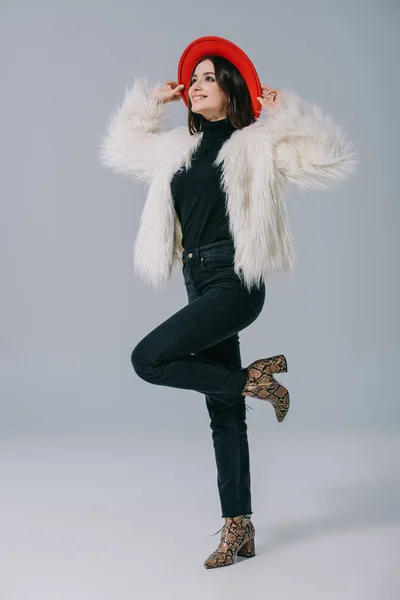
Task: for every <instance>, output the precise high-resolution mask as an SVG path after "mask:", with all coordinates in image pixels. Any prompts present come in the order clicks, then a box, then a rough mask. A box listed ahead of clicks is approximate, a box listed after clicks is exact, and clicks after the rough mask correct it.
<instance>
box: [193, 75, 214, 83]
mask: <svg viewBox="0 0 400 600" xmlns="http://www.w3.org/2000/svg"><path fill="white" fill-rule="evenodd" d="M206 79H210V80H211V81H215V80H214V78H213V77H211V75H207V77H206ZM195 81H196V80H195V79H192V81H191V82H190V85H193V84H194V82H195Z"/></svg>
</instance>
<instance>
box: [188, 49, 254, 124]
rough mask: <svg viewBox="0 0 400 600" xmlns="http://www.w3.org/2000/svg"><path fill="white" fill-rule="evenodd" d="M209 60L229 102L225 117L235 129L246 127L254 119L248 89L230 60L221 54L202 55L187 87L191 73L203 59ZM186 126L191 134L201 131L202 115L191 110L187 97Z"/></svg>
mask: <svg viewBox="0 0 400 600" xmlns="http://www.w3.org/2000/svg"><path fill="white" fill-rule="evenodd" d="M206 59H208V60H210V61H211V62H212V63H213V65H214V71H215V79H216V81H217V84H218V85H219V87H220V88H221V89H222V91H223V92H225V94H226V96H227V98H228V99H229V103H228V106H227V110H226V117H227V119H229V121H230V122H231V124H232V126H233V127H234V128H235V129H241V128H242V127H247V125H251V123H254V121H256V118H255V116H254V114H253V110H252V105H251V98H250V93H249V89H248V87H247V85H246V83H245V81H244V79H243V77H242V75H241V73H240V71H239V69H237V68H236V67H235V65H234V64H232V63H231V61H230V60H228V59H226V58H222V57H221V56H203V58H202V59H201V60H199V62H198V63H197V64H196V66H195V67H194V69H193V73H192V75H191V77H190V81H189V87H190V84H191V82H192V78H193V74H194V72H195V70H196V67H197V65H199V64H200V63H201V62H203V60H206ZM188 103H189V106H188V127H189V132H190V134H191V135H193V134H194V133H197V132H199V131H201V122H202V120H203V116H202V115H200V114H197V113H194V112H192V103H191V101H190V98H189V97H188Z"/></svg>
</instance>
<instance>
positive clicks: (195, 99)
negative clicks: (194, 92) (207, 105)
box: [193, 96, 207, 102]
mask: <svg viewBox="0 0 400 600" xmlns="http://www.w3.org/2000/svg"><path fill="white" fill-rule="evenodd" d="M206 97H207V96H204V98H193V102H197V101H198V100H205V99H206Z"/></svg>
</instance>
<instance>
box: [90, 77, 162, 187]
mask: <svg viewBox="0 0 400 600" xmlns="http://www.w3.org/2000/svg"><path fill="white" fill-rule="evenodd" d="M161 85H162V84H161V83H157V84H155V85H151V84H150V83H149V81H148V80H147V79H146V78H135V80H134V82H133V84H132V85H131V86H130V87H129V86H128V87H127V88H126V89H125V95H124V98H123V100H122V102H121V104H120V105H118V106H117V107H116V108H115V110H114V112H113V113H112V115H111V118H110V120H109V123H108V125H107V129H106V133H105V134H103V135H102V136H101V137H100V152H99V154H100V160H101V161H102V163H103V164H104V165H106V166H108V167H110V168H112V169H113V170H114V171H116V172H117V173H124V174H127V175H132V176H134V177H135V178H136V179H137V180H139V181H142V182H145V183H150V182H151V180H152V179H153V176H154V174H155V172H156V169H157V166H158V165H159V164H160V160H161V159H162V157H163V155H164V152H165V148H166V145H168V139H169V137H170V133H171V132H168V131H167V132H160V129H161V126H162V125H163V123H164V121H165V119H166V104H163V103H161V102H158V100H156V99H155V98H153V96H152V90H153V89H154V87H160V86H161Z"/></svg>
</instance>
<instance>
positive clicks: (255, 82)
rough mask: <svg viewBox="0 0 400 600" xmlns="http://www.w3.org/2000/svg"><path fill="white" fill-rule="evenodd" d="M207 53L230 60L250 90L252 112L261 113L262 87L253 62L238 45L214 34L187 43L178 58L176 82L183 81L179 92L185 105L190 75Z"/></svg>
mask: <svg viewBox="0 0 400 600" xmlns="http://www.w3.org/2000/svg"><path fill="white" fill-rule="evenodd" d="M208 54H210V55H216V56H222V57H223V58H226V59H228V60H230V61H231V63H232V64H234V65H235V67H236V68H237V69H238V70H239V71H240V73H241V75H242V77H243V79H244V81H245V83H246V85H247V87H248V90H249V92H250V97H251V104H252V108H253V114H254V116H255V117H256V118H258V117H259V116H260V113H261V109H262V105H261V104H260V102H259V101H258V100H257V96H260V97H261V96H262V88H261V83H260V80H259V78H258V75H257V71H256V69H255V67H254V65H253V63H252V62H251V60H250V58H249V57H248V56H247V54H245V53H244V52H243V50H241V49H240V48H239V46H236V44H233V43H232V42H230V41H229V40H225V39H224V38H221V37H217V36H215V35H208V36H205V37H201V38H197V40H194V41H193V42H192V43H191V44H189V46H188V47H187V48H186V49H185V50H184V51H183V53H182V55H181V58H180V59H179V65H178V84H180V83H183V84H184V86H185V87H184V88H183V90H182V91H181V94H182V97H183V101H184V103H185V104H186V106H187V107H188V106H189V100H188V89H189V87H190V85H189V84H190V77H191V76H192V73H193V70H194V68H195V66H196V65H197V63H198V62H199V60H201V59H202V58H203V57H204V56H207V55H208Z"/></svg>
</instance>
